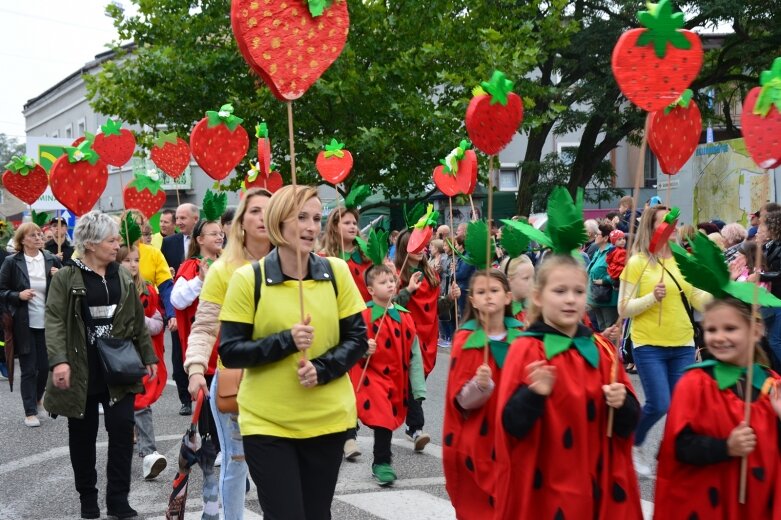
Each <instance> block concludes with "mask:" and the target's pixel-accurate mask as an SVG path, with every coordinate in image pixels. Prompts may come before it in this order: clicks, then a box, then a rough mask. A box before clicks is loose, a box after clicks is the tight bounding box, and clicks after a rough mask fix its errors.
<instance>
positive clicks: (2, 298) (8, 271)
mask: <svg viewBox="0 0 781 520" xmlns="http://www.w3.org/2000/svg"><path fill="white" fill-rule="evenodd" d="M42 253H43V259H44V264H45V271H46V296H48V295H49V283H50V282H51V279H52V276H51V269H52V267H57V268H58V269H59V268H61V267H62V263H61V262H60V260H59V258H57V257H56V256H54V255H52V254H51V253H49V252H48V251H42ZM29 288H30V277H29V275H28V273H27V262H26V261H25V259H24V253H16V254H15V255H12V256H9V257H8V258H6V259H5V260H4V261H3V267H2V268H0V302H2V303H3V305H4V306H5V309H6V310H7V311H8V312H10V313H11V314H12V315H13V317H14V345H15V347H16V350H15V352H16V353H17V354H21V355H24V354H27V353H28V352H29V351H30V317H29V315H28V313H27V302H26V301H24V300H22V299H20V298H19V293H20V292H22V291H25V290H27V289H29Z"/></svg>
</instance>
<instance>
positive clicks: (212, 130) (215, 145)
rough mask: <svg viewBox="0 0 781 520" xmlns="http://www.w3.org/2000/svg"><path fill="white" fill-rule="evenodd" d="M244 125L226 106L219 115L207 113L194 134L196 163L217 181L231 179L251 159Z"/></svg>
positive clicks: (191, 139) (192, 137)
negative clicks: (233, 173)
mask: <svg viewBox="0 0 781 520" xmlns="http://www.w3.org/2000/svg"><path fill="white" fill-rule="evenodd" d="M243 121H244V120H243V119H241V118H240V117H236V116H235V115H233V105H231V104H225V105H222V106H221V107H220V109H219V110H218V111H215V110H209V111H207V112H206V117H204V118H203V119H201V120H200V121H198V123H196V125H195V127H194V128H193V130H192V132H191V133H190V147H191V148H192V152H193V157H194V158H195V162H197V163H198V166H200V167H201V168H202V169H203V171H204V172H206V175H208V176H209V177H211V178H212V179H214V180H215V181H221V180H223V179H224V178H226V177H227V176H228V175H230V172H231V171H233V169H234V168H235V167H236V166H237V165H238V164H239V163H240V162H241V160H242V159H244V156H245V155H247V150H248V149H249V136H248V135H247V131H246V130H245V129H244V127H243V126H241V123H242V122H243Z"/></svg>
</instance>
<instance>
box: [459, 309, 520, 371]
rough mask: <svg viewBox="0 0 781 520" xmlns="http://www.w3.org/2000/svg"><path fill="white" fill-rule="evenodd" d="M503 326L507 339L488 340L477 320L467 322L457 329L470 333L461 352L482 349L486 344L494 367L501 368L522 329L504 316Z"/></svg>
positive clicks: (508, 317) (515, 322)
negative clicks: (505, 329)
mask: <svg viewBox="0 0 781 520" xmlns="http://www.w3.org/2000/svg"><path fill="white" fill-rule="evenodd" d="M504 326H505V327H507V337H506V338H505V339H503V340H501V339H489V338H488V335H487V334H486V333H485V331H484V330H483V328H482V327H481V326H480V323H478V321H477V320H469V321H467V322H466V323H464V324H463V325H461V328H460V329H459V330H471V331H472V333H471V334H470V335H469V337H468V338H467V340H466V343H464V346H463V347H462V348H463V350H467V349H480V348H484V347H485V345H486V343H488V344H489V346H490V348H491V354H493V356H494V360H495V361H496V365H497V366H498V367H499V368H502V367H503V366H504V360H505V358H506V357H507V350H508V349H509V348H510V344H511V343H512V342H513V341H515V338H517V337H518V336H520V335H521V330H520V329H521V327H523V323H521V322H520V321H518V320H516V319H515V318H513V317H512V316H505V318H504Z"/></svg>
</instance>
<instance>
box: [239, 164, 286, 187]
mask: <svg viewBox="0 0 781 520" xmlns="http://www.w3.org/2000/svg"><path fill="white" fill-rule="evenodd" d="M271 168H272V169H273V168H275V165H274V164H271ZM282 186H284V182H283V181H282V176H281V175H280V174H279V172H277V171H272V172H269V173H261V172H260V169H259V167H257V166H251V167H250V171H249V172H248V173H247V175H246V176H245V177H244V188H245V189H247V190H248V189H250V188H263V189H264V190H267V191H269V192H270V193H274V192H276V191H277V190H278V189H279V188H281V187H282Z"/></svg>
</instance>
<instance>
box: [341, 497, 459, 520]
mask: <svg viewBox="0 0 781 520" xmlns="http://www.w3.org/2000/svg"><path fill="white" fill-rule="evenodd" d="M336 499H337V500H340V501H342V502H345V503H347V504H350V505H351V506H353V507H356V508H358V509H361V510H362V511H366V512H367V513H371V514H372V515H374V516H377V517H379V518H383V519H385V520H407V519H409V518H420V513H421V511H425V516H426V519H427V520H453V519H455V517H456V512H455V510H454V509H453V506H452V505H450V502H448V501H447V500H443V499H441V498H439V497H435V496H434V495H430V494H429V493H426V492H425V491H419V490H405V491H378V492H376V493H359V494H355V495H342V496H339V497H336Z"/></svg>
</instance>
